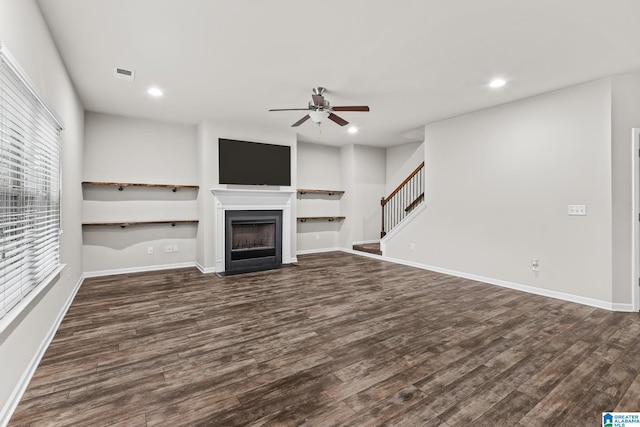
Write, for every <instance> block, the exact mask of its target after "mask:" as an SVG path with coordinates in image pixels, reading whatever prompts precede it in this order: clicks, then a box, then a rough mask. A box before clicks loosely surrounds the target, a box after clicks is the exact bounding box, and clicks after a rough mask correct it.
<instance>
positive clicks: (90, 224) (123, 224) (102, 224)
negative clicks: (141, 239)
mask: <svg viewBox="0 0 640 427" xmlns="http://www.w3.org/2000/svg"><path fill="white" fill-rule="evenodd" d="M197 223H198V220H197V219H189V220H176V221H127V222H122V221H120V222H85V223H83V224H82V226H83V227H113V226H118V227H120V228H125V227H129V226H132V225H163V224H169V225H171V226H172V227H175V226H176V225H178V224H197Z"/></svg>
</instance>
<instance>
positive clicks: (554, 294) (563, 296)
mask: <svg viewBox="0 0 640 427" xmlns="http://www.w3.org/2000/svg"><path fill="white" fill-rule="evenodd" d="M353 253H355V254H356V255H363V254H361V253H360V252H353ZM364 255H366V254H364ZM382 259H384V260H385V261H390V262H393V263H396V264H402V265H407V266H410V267H416V268H420V269H423V270H429V271H435V272H436V273H442V274H447V275H449V276H455V277H461V278H463V279H469V280H475V281H477V282H482V283H487V284H489V285H496V286H501V287H503V288H509V289H514V290H517V291H522V292H527V293H530V294H535V295H540V296H543V297H549V298H555V299H559V300H563V301H569V302H575V303H578V304H582V305H588V306H591V307H597V308H603V309H605V310H609V311H633V305H632V304H618V303H612V302H609V301H602V300H598V299H594V298H588V297H583V296H580V295H573V294H568V293H564V292H558V291H553V290H550V289H542V288H536V287H535V286H529V285H522V284H520V283H514V282H508V281H506V280H500V279H493V278H490V277H484V276H478V275H475V274H470V273H464V272H461V271H455V270H449V269H446V268H440V267H435V266H432V265H426V264H420V263H417V262H413V261H405V260H401V259H397V258H390V257H382Z"/></svg>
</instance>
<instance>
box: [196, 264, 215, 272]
mask: <svg viewBox="0 0 640 427" xmlns="http://www.w3.org/2000/svg"><path fill="white" fill-rule="evenodd" d="M196 268H197V269H198V270H200V272H201V273H202V274H212V273H215V272H216V268H215V267H208V268H205V267H203V266H202V265H201V264H200V263H199V262H196Z"/></svg>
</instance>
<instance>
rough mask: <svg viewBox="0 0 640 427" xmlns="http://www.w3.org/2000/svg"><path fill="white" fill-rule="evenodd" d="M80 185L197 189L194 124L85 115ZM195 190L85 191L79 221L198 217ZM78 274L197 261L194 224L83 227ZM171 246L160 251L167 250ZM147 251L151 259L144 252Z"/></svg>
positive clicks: (132, 189)
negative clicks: (80, 270)
mask: <svg viewBox="0 0 640 427" xmlns="http://www.w3.org/2000/svg"><path fill="white" fill-rule="evenodd" d="M83 161H84V172H83V175H84V176H83V181H93V182H123V183H145V184H179V185H197V184H198V168H197V166H196V165H197V130H196V127H195V126H187V125H182V124H173V123H166V122H160V121H154V120H146V119H135V118H129V117H121V116H114V115H109V114H100V113H91V112H88V113H87V114H86V117H85V148H84V159H83ZM197 195H198V191H196V190H188V189H179V190H178V191H177V192H175V193H174V192H172V191H171V189H167V188H140V187H137V188H136V187H132V188H125V189H124V190H123V191H118V189H117V188H116V187H95V186H84V189H83V199H84V201H83V222H112V221H123V222H126V221H153V220H192V219H197V218H198V217H197V214H198V212H197V202H196V200H197ZM83 243H84V245H83V251H84V271H85V272H88V273H91V272H104V271H112V270H123V269H139V268H143V267H153V266H167V265H176V264H184V263H194V262H195V261H196V226H195V225H181V224H178V225H176V226H175V227H171V226H170V225H153V226H146V225H145V226H132V227H127V228H125V229H121V228H119V227H99V228H95V227H85V228H84V231H83ZM167 245H172V246H174V247H177V248H178V251H177V252H174V251H173V250H172V251H171V252H167V251H166V246H167ZM149 247H152V248H153V254H149V253H148V248H149Z"/></svg>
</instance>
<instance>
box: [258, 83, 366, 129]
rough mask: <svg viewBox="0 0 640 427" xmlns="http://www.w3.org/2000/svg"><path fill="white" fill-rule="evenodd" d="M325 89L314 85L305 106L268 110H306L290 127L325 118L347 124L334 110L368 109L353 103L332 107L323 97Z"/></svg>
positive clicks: (319, 121)
mask: <svg viewBox="0 0 640 427" xmlns="http://www.w3.org/2000/svg"><path fill="white" fill-rule="evenodd" d="M325 91H326V89H325V88H324V87H322V86H316V87H314V88H313V89H312V90H311V93H312V94H311V101H309V106H308V107H307V108H274V109H271V110H269V111H300V110H308V111H309V112H308V113H307V115H305V116H304V117H302V118H301V119H300V120H298V121H297V122H295V123H294V124H292V125H291V127H297V126H300V125H301V124H303V123H304V122H306V121H307V120H309V119H311V120H312V121H313V122H314V123H316V124H318V125H320V123H322V122H323V121H325V120H326V119H329V120H331V121H333V122H334V123H336V124H338V125H340V126H345V125H348V124H349V122H348V121H346V120H345V119H343V118H342V117H340V116H337V115H336V114H334V113H333V112H334V111H360V112H367V111H369V107H368V106H366V105H354V106H339V107H332V106H331V104H330V103H329V101H328V100H326V99H325V97H324V95H323V94H324V92H325Z"/></svg>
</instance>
